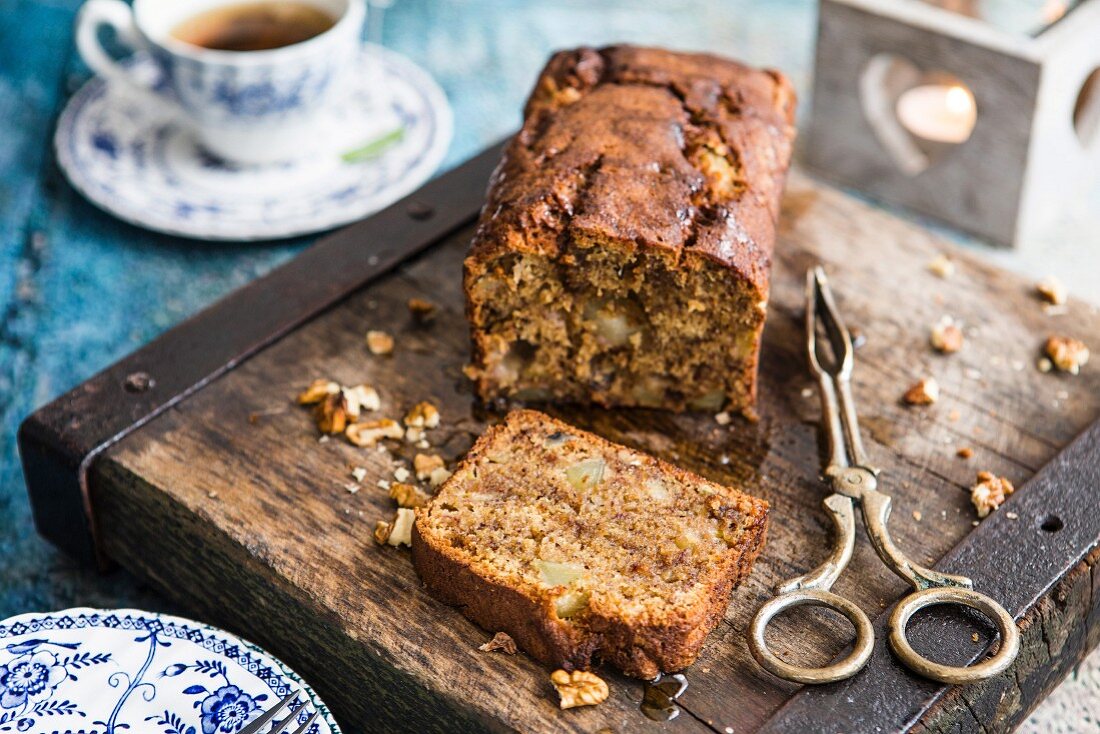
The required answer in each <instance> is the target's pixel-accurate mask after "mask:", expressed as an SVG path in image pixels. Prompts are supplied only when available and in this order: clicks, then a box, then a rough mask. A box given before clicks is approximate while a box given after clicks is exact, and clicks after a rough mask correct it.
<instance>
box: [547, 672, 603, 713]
mask: <svg viewBox="0 0 1100 734" xmlns="http://www.w3.org/2000/svg"><path fill="white" fill-rule="evenodd" d="M550 682H551V683H553V684H554V688H556V689H557V690H558V696H560V697H561V707H562V708H563V709H571V708H573V707H575V706H595V705H596V704H598V703H602V702H603V701H605V700H607V696H608V694H609V693H610V691H609V690H608V688H607V683H605V682H604V680H603V679H602V678H600V677H599V676H598V675H596V674H595V673H589V672H588V671H587V670H574V671H573V672H572V673H569V672H566V671H564V670H555V671H554V672H553V673H551V674H550Z"/></svg>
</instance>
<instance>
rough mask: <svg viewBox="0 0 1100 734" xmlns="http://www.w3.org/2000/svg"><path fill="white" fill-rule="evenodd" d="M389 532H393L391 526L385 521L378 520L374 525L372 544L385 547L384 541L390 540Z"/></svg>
mask: <svg viewBox="0 0 1100 734" xmlns="http://www.w3.org/2000/svg"><path fill="white" fill-rule="evenodd" d="M391 532H393V525H391V524H390V523H388V522H386V521H385V520H379V521H378V522H376V523H375V524H374V542H375V543H378V545H385V544H386V541H387V540H389V539H390V533H391Z"/></svg>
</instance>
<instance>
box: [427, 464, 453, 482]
mask: <svg viewBox="0 0 1100 734" xmlns="http://www.w3.org/2000/svg"><path fill="white" fill-rule="evenodd" d="M452 473H453V472H450V471H447V470H446V469H444V468H443V467H438V468H436V469H432V473H431V474H429V475H428V481H429V482H430V483H431V485H432V486H433V487H438V486H439V485H440V484H443V482H445V481H447V480H448V479H450V478H451V474H452Z"/></svg>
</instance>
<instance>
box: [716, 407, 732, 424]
mask: <svg viewBox="0 0 1100 734" xmlns="http://www.w3.org/2000/svg"><path fill="white" fill-rule="evenodd" d="M730 420H732V419H731V418H730V414H729V413H728V412H727V411H724V410H723V411H722V412H721V413H716V414H715V416H714V422H715V423H717V424H718V425H720V426H728V425H729V424H730Z"/></svg>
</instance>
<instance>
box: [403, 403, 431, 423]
mask: <svg viewBox="0 0 1100 734" xmlns="http://www.w3.org/2000/svg"><path fill="white" fill-rule="evenodd" d="M405 425H406V426H409V427H410V428H435V427H436V426H438V425H439V408H437V407H435V406H434V405H432V404H431V403H429V402H427V401H424V402H420V403H417V404H416V405H414V406H413V407H412V410H410V411H409V412H408V414H407V415H406V416H405Z"/></svg>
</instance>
